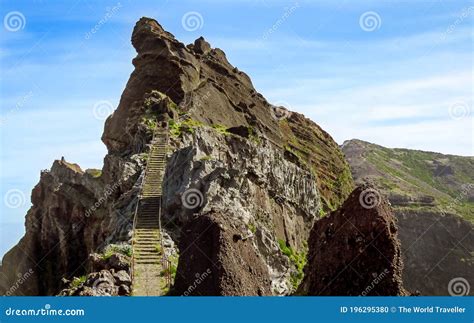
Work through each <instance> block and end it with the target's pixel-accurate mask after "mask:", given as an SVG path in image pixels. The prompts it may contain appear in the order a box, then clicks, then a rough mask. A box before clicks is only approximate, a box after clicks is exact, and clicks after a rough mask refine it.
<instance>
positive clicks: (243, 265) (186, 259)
mask: <svg viewBox="0 0 474 323" xmlns="http://www.w3.org/2000/svg"><path fill="white" fill-rule="evenodd" d="M183 232H184V235H183V237H182V239H181V240H180V245H179V249H180V250H181V255H180V260H179V265H178V272H177V276H176V284H175V290H174V293H175V294H177V295H185V296H198V295H201V296H226V295H227V296H239V295H245V296H249V295H250V296H263V295H271V281H270V277H269V273H268V269H267V266H266V265H265V262H264V261H263V259H262V256H261V255H260V254H259V253H258V250H256V249H255V247H254V245H253V243H252V238H253V234H251V233H250V234H249V233H248V232H247V230H246V228H242V227H235V224H234V221H232V219H230V218H229V217H228V215H225V214H221V213H212V212H211V213H207V214H203V215H201V216H199V217H196V218H194V219H193V220H191V221H189V222H188V224H187V225H186V226H184V228H183ZM189 264H192V265H191V266H190V265H189Z"/></svg>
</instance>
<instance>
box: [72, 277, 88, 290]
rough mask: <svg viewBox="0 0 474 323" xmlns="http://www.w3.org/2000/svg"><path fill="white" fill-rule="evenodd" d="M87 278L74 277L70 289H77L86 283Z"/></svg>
mask: <svg viewBox="0 0 474 323" xmlns="http://www.w3.org/2000/svg"><path fill="white" fill-rule="evenodd" d="M86 279H87V276H85V275H84V276H80V277H74V279H73V280H72V282H71V284H70V286H71V288H77V287H79V286H81V285H82V284H84V283H85V282H86Z"/></svg>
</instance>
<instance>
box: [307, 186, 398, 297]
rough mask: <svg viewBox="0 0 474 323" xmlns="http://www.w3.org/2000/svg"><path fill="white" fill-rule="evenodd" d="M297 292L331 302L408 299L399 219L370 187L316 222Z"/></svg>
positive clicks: (349, 198)
mask: <svg viewBox="0 0 474 323" xmlns="http://www.w3.org/2000/svg"><path fill="white" fill-rule="evenodd" d="M308 245H309V254H308V263H307V265H306V267H305V269H304V274H305V277H304V280H303V283H302V285H301V286H300V290H299V292H300V293H302V294H308V295H327V296H336V295H337V296H358V295H363V296H366V295H367V296H369V295H374V296H376V295H379V296H389V295H390V296H396V295H406V291H405V290H404V288H403V284H402V279H401V275H402V259H401V255H400V242H399V240H398V237H397V226H396V222H395V218H394V216H393V214H392V211H391V209H390V205H389V204H388V202H387V200H386V199H385V198H384V197H382V196H381V195H380V194H379V193H378V191H376V190H375V189H374V188H373V187H372V186H369V185H364V186H359V187H357V188H356V189H355V190H354V191H353V192H352V193H351V195H350V196H349V197H348V199H347V200H346V201H345V202H344V204H343V205H342V206H341V207H340V208H339V209H338V210H336V211H334V212H331V214H330V215H328V216H326V217H324V218H322V219H320V220H318V221H316V222H315V224H314V227H313V229H312V230H311V234H310V238H309V243H308Z"/></svg>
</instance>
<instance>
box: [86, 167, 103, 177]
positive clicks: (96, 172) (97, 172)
mask: <svg viewBox="0 0 474 323" xmlns="http://www.w3.org/2000/svg"><path fill="white" fill-rule="evenodd" d="M86 173H87V174H89V175H90V176H92V177H94V178H99V177H100V176H102V170H100V169H95V168H89V169H86Z"/></svg>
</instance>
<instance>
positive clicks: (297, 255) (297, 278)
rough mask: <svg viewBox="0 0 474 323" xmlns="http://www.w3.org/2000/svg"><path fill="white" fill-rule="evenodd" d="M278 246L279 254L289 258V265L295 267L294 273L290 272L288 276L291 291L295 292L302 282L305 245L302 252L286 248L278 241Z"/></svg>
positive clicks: (282, 242) (284, 244) (282, 241)
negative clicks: (291, 287)
mask: <svg viewBox="0 0 474 323" xmlns="http://www.w3.org/2000/svg"><path fill="white" fill-rule="evenodd" d="M278 245H279V246H280V250H281V252H282V253H283V254H284V255H286V256H287V257H288V258H290V261H291V263H292V264H293V265H294V266H295V268H296V271H295V272H292V273H291V275H290V281H291V284H292V286H293V289H294V290H296V289H297V288H298V286H299V284H300V283H301V281H302V280H303V276H304V273H303V269H304V266H305V265H306V254H307V245H306V244H303V247H304V250H303V251H302V252H295V251H294V250H293V249H291V247H289V246H287V244H286V242H285V241H284V240H281V239H279V240H278Z"/></svg>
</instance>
